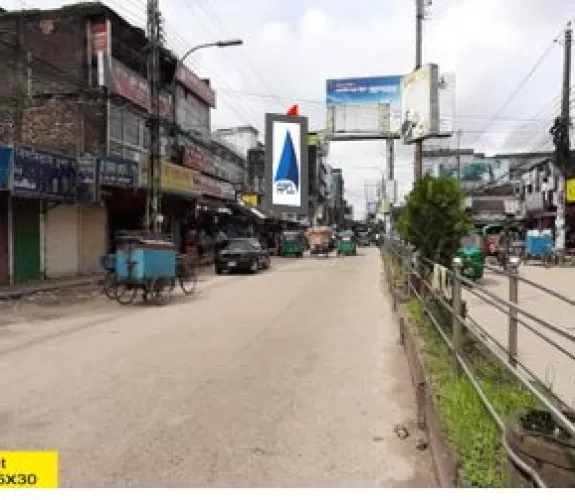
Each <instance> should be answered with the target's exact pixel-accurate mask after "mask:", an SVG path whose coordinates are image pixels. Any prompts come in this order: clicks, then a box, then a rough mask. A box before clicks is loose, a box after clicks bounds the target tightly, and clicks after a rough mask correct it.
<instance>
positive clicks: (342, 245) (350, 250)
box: [336, 231, 357, 255]
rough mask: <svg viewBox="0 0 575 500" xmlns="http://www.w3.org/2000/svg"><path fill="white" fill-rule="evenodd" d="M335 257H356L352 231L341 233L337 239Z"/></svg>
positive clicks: (355, 244) (355, 245)
mask: <svg viewBox="0 0 575 500" xmlns="http://www.w3.org/2000/svg"><path fill="white" fill-rule="evenodd" d="M336 251H337V255H357V243H356V242H355V238H354V234H353V231H342V232H341V233H339V235H338V237H337V246H336Z"/></svg>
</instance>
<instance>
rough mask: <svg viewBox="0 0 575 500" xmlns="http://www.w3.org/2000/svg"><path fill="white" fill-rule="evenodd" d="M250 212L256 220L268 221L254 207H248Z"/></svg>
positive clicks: (265, 216)
mask: <svg viewBox="0 0 575 500" xmlns="http://www.w3.org/2000/svg"><path fill="white" fill-rule="evenodd" d="M250 212H252V213H253V214H254V215H255V216H256V217H257V218H258V219H261V220H265V219H269V217H268V216H267V215H266V214H264V213H263V212H260V211H259V210H258V209H257V208H255V207H250Z"/></svg>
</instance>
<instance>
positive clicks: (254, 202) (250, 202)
mask: <svg viewBox="0 0 575 500" xmlns="http://www.w3.org/2000/svg"><path fill="white" fill-rule="evenodd" d="M259 199H260V196H259V195H258V194H257V193H244V194H242V201H243V202H244V205H247V206H248V207H257V206H258V204H259Z"/></svg>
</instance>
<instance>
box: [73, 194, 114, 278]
mask: <svg viewBox="0 0 575 500" xmlns="http://www.w3.org/2000/svg"><path fill="white" fill-rule="evenodd" d="M79 210H80V217H79V221H80V273H81V274H93V273H97V272H101V271H102V269H101V267H100V257H101V256H102V255H104V254H105V253H106V250H107V246H108V214H107V212H106V209H105V208H104V207H101V206H100V205H80V207H79Z"/></svg>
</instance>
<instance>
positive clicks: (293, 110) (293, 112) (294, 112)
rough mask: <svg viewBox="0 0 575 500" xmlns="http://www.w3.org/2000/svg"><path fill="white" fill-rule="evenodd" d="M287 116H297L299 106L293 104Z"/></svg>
mask: <svg viewBox="0 0 575 500" xmlns="http://www.w3.org/2000/svg"><path fill="white" fill-rule="evenodd" d="M287 114H288V116H299V105H297V104H294V105H293V106H292V107H291V108H290V109H289V110H288V112H287Z"/></svg>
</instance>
